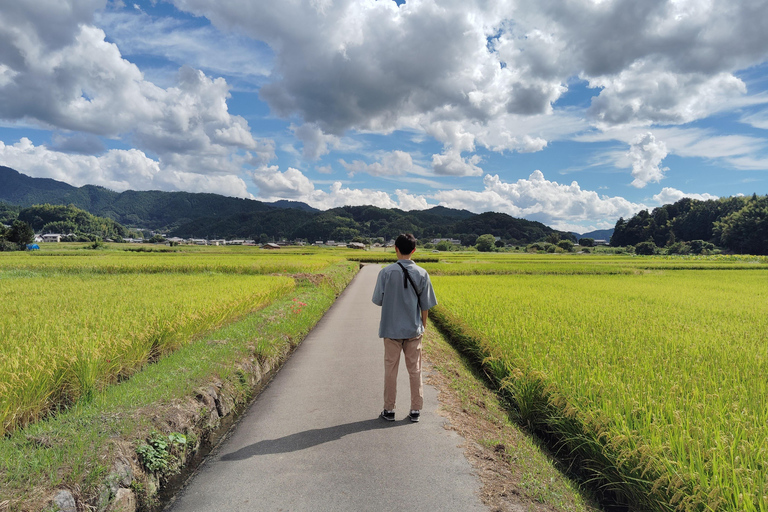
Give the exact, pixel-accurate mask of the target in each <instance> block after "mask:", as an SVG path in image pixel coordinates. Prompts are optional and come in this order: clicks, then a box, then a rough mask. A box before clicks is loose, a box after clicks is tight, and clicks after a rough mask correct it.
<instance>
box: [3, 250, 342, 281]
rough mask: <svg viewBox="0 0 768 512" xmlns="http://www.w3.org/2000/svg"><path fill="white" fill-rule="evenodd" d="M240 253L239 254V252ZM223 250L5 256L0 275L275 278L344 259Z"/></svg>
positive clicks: (322, 254)
mask: <svg viewBox="0 0 768 512" xmlns="http://www.w3.org/2000/svg"><path fill="white" fill-rule="evenodd" d="M238 249H239V250H238ZM242 249H243V248H231V249H230V248H223V250H219V251H216V252H213V251H208V252H189V251H180V252H175V253H136V252H125V251H103V252H100V251H84V250H83V251H70V252H66V253H53V254H51V253H44V252H42V253H3V254H0V271H2V270H33V271H40V272H67V273H83V272H85V273H100V274H128V273H136V272H141V273H153V274H157V273H165V272H179V273H187V274H190V273H196V272H221V273H227V274H262V275H263V274H273V273H301V272H315V271H318V270H320V269H322V268H325V267H327V266H328V265H330V264H331V263H333V262H335V261H341V260H343V259H344V257H343V256H341V255H339V254H335V253H333V252H331V251H325V252H318V253H317V254H300V253H296V252H290V251H285V252H281V253H279V254H274V253H268V252H267V251H261V250H259V249H257V248H253V247H248V248H246V249H250V251H244V250H242Z"/></svg>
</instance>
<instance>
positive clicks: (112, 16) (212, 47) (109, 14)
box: [95, 9, 273, 85]
mask: <svg viewBox="0 0 768 512" xmlns="http://www.w3.org/2000/svg"><path fill="white" fill-rule="evenodd" d="M95 18H96V20H95V21H96V24H97V25H98V26H99V27H100V28H102V29H103V30H104V31H105V32H106V33H107V34H108V35H109V39H110V40H111V41H112V42H114V43H115V44H117V46H118V47H119V48H120V51H121V52H122V53H123V54H125V55H155V56H159V57H163V58H165V59H167V60H169V61H171V62H173V63H176V66H175V67H176V68H179V67H181V66H182V65H187V66H191V67H195V68H199V69H205V70H206V71H208V72H209V73H215V74H224V75H228V76H234V77H237V78H238V79H240V80H247V81H254V80H260V79H261V77H264V76H267V75H269V73H270V71H271V69H272V65H273V63H272V52H271V50H269V48H268V47H267V46H266V45H264V44H263V43H258V42H256V41H254V40H252V39H250V38H248V37H245V36H243V35H240V34H237V33H232V32H221V31H219V30H217V29H216V28H215V27H212V26H210V25H208V26H199V24H197V23H195V24H192V23H189V22H187V21H183V20H179V19H176V18H171V17H164V18H159V17H156V16H150V15H148V14H146V13H144V12H142V11H140V10H139V11H136V10H133V11H124V10H121V9H115V10H105V11H99V12H97V13H96V17H95ZM169 85H172V84H169Z"/></svg>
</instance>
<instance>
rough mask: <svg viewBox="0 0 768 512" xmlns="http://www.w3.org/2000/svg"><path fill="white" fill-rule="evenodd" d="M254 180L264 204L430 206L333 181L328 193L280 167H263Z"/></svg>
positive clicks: (295, 171) (402, 192)
mask: <svg viewBox="0 0 768 512" xmlns="http://www.w3.org/2000/svg"><path fill="white" fill-rule="evenodd" d="M253 181H254V183H255V184H256V186H257V187H258V188H259V194H258V198H259V199H261V200H263V201H278V200H280V199H291V200H294V201H302V202H304V203H307V204H308V205H310V206H314V207H315V208H319V209H321V210H327V209H329V208H336V207H338V206H344V205H353V206H362V205H373V206H379V207H381V208H400V209H403V210H422V209H425V208H429V207H430V205H429V204H428V203H427V200H426V198H424V197H423V196H416V195H412V194H409V193H408V192H407V191H406V190H397V191H396V197H397V201H395V200H394V199H392V196H390V194H388V193H386V192H384V191H382V190H371V189H355V188H349V187H345V186H344V185H343V184H342V183H341V182H340V181H335V182H333V183H332V184H331V186H330V188H329V190H328V191H327V192H326V191H325V190H322V189H317V188H315V186H314V184H313V183H312V181H311V180H310V179H309V178H307V177H306V176H305V175H304V174H303V173H302V172H301V171H299V170H298V169H294V168H292V167H291V168H288V169H287V170H286V171H285V172H281V171H280V169H279V168H278V167H277V166H270V167H263V168H261V169H258V170H256V171H255V172H254V173H253Z"/></svg>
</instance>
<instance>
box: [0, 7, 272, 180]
mask: <svg viewBox="0 0 768 512" xmlns="http://www.w3.org/2000/svg"><path fill="white" fill-rule="evenodd" d="M44 3H45V4H49V3H51V2H44ZM33 4H34V6H37V5H38V4H40V3H39V2H32V1H27V2H23V1H22V2H16V3H14V4H13V7H8V8H6V7H5V6H4V7H3V9H2V14H3V16H2V17H0V48H3V50H0V66H2V67H0V118H2V119H6V120H10V121H21V122H25V123H31V124H36V125H37V126H41V127H44V128H57V129H61V130H68V131H74V132H82V133H84V134H94V135H99V136H105V137H113V138H123V139H125V140H127V141H129V142H131V143H133V144H134V145H135V146H136V147H137V149H138V150H140V151H142V152H147V153H149V154H150V155H151V156H152V157H156V158H157V159H158V161H159V162H160V164H161V168H162V169H165V168H166V167H177V169H176V170H179V171H181V172H192V173H199V174H205V175H221V174H235V173H237V172H239V168H240V166H241V165H242V162H245V161H248V160H249V158H248V157H250V159H253V160H255V161H256V162H261V163H263V162H265V161H268V160H269V159H270V158H272V157H273V156H274V149H273V148H272V146H273V143H271V141H257V140H256V139H254V137H253V136H252V135H251V133H250V128H249V126H248V123H247V122H246V121H245V119H244V118H242V117H240V116H233V115H231V114H230V113H229V112H228V108H227V99H228V98H229V86H228V84H227V83H226V81H225V80H224V79H222V78H217V79H212V78H210V77H208V76H206V75H205V74H204V73H203V72H201V71H198V70H195V69H192V68H190V67H187V66H184V67H182V68H181V69H180V70H179V72H178V74H177V76H176V79H175V83H174V85H173V86H172V87H168V88H165V89H164V88H161V87H158V86H156V85H155V84H153V83H151V82H148V81H146V80H145V79H144V76H143V74H142V72H141V71H140V70H139V68H138V67H137V66H136V65H134V64H133V63H131V62H128V61H127V60H125V59H124V58H123V57H122V55H121V53H120V50H119V49H118V47H117V46H116V45H115V44H113V43H109V42H107V41H106V40H105V33H104V32H103V31H102V30H101V29H99V28H96V27H94V26H93V25H92V24H91V22H92V19H91V18H92V14H93V10H94V9H96V8H97V7H103V5H102V4H101V3H99V2H96V3H94V2H91V3H88V2H80V3H78V2H75V3H74V4H77V5H78V6H80V7H77V8H71V9H70V12H69V13H68V14H69V17H67V15H66V14H67V13H62V10H63V8H61V6H60V5H59V4H60V3H57V2H53V4H56V6H53V5H52V6H51V12H50V13H49V12H41V9H38V8H37V7H34V6H33ZM9 11H10V16H9V15H8V12H9ZM51 13H55V14H56V15H61V16H62V23H63V25H62V26H60V27H58V26H57V27H55V28H52V27H51V26H49V25H50V23H48V22H49V21H51V19H50V15H52V14H51ZM22 27H23V29H24V30H20V28H22ZM65 29H66V30H69V32H66V30H65ZM48 31H51V33H50V34H49V33H48ZM62 149H66V147H63V148H62ZM245 152H252V153H249V155H246V154H245ZM254 154H255V156H254ZM182 163H183V164H184V166H185V167H184V168H181V169H178V167H180V166H181V165H182ZM220 166H221V167H220ZM217 179H218V178H217ZM136 186H140V183H137V184H136Z"/></svg>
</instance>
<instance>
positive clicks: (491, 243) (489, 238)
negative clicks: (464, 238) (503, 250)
mask: <svg viewBox="0 0 768 512" xmlns="http://www.w3.org/2000/svg"><path fill="white" fill-rule="evenodd" d="M475 248H477V250H478V251H480V252H491V251H493V250H495V249H496V237H494V236H493V235H490V234H486V235H480V236H479V237H477V241H475Z"/></svg>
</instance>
